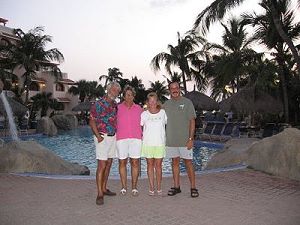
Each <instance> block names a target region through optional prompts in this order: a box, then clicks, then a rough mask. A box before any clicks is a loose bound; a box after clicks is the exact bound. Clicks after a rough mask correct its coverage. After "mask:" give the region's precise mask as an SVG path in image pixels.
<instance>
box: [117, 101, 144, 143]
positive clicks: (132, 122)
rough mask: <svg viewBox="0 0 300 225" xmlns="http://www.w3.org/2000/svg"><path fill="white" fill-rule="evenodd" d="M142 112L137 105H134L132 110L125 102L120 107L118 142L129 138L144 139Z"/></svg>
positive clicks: (118, 113)
mask: <svg viewBox="0 0 300 225" xmlns="http://www.w3.org/2000/svg"><path fill="white" fill-rule="evenodd" d="M142 112H143V110H142V108H141V107H140V106H139V105H137V104H133V105H132V106H131V107H130V108H128V107H127V106H126V105H125V103H124V102H122V103H120V104H119V105H118V112H117V140H121V139H127V138H136V139H142V128H141V114H142Z"/></svg>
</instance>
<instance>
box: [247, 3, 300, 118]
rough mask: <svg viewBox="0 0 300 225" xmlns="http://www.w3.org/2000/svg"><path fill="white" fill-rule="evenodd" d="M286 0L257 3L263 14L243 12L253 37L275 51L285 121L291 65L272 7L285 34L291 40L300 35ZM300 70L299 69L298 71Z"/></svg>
mask: <svg viewBox="0 0 300 225" xmlns="http://www.w3.org/2000/svg"><path fill="white" fill-rule="evenodd" d="M289 3H290V1H288V0H281V1H274V2H273V3H271V2H270V1H268V0H263V1H262V2H261V3H260V4H259V5H260V6H261V7H262V8H263V9H264V13H263V14H259V15H258V14H256V13H253V14H244V15H243V17H244V21H245V23H249V24H252V25H253V26H254V27H255V28H256V31H255V34H256V35H255V37H256V39H257V40H259V42H260V43H261V44H264V45H265V46H266V47H267V48H268V49H270V50H272V51H275V52H274V53H272V55H273V56H274V59H275V60H276V62H277V65H278V71H277V72H278V74H279V80H280V84H281V85H280V86H281V88H282V98H283V104H284V115H285V122H288V121H289V98H288V96H289V94H288V84H289V82H290V80H291V71H292V70H293V68H292V67H289V64H288V63H287V61H288V55H289V48H288V46H287V44H286V42H285V41H284V39H283V38H282V36H281V35H280V34H279V32H278V30H277V27H276V24H275V21H274V12H273V11H274V7H275V8H276V13H277V14H278V15H280V18H279V19H280V23H281V27H282V29H283V30H284V32H285V35H286V36H287V37H288V38H289V39H290V40H291V41H293V40H296V39H298V38H299V37H300V23H295V24H293V21H294V16H295V14H293V11H290V10H289ZM299 72H300V71H299Z"/></svg>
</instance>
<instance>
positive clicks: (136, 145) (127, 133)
mask: <svg viewBox="0 0 300 225" xmlns="http://www.w3.org/2000/svg"><path fill="white" fill-rule="evenodd" d="M135 94H136V93H135V90H134V88H133V87H131V86H129V85H126V86H125V87H124V90H123V98H124V101H123V102H122V103H120V104H119V105H118V112H117V155H118V158H119V173H120V178H121V184H122V189H121V191H120V193H121V194H122V195H125V194H126V192H127V161H128V158H130V164H131V177H132V191H131V193H132V195H134V196H137V195H138V189H137V181H138V175H139V161H140V157H141V147H142V128H141V125H140V124H141V114H142V111H143V110H142V108H141V107H140V106H139V105H137V104H135V103H134V102H133V100H134V97H135Z"/></svg>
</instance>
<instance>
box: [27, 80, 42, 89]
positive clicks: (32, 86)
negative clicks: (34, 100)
mask: <svg viewBox="0 0 300 225" xmlns="http://www.w3.org/2000/svg"><path fill="white" fill-rule="evenodd" d="M29 90H30V91H39V90H40V87H39V85H38V83H37V82H35V81H32V82H31V84H30V85H29Z"/></svg>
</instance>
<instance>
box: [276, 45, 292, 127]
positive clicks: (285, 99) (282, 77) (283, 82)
mask: <svg viewBox="0 0 300 225" xmlns="http://www.w3.org/2000/svg"><path fill="white" fill-rule="evenodd" d="M283 54H284V53H283V51H282V50H279V51H278V56H277V60H278V64H279V79H280V81H281V88H282V97H283V110H284V121H285V122H286V123H288V122H289V99H288V91H287V83H286V79H285V69H284V68H285V64H284V60H283V58H282V56H283Z"/></svg>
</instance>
